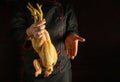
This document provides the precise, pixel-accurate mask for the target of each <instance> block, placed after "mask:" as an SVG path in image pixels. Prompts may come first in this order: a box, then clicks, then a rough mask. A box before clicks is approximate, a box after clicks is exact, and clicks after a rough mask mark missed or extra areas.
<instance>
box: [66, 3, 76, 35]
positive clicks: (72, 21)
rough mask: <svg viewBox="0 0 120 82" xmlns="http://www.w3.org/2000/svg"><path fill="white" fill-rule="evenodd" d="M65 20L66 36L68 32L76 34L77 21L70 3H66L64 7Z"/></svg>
mask: <svg viewBox="0 0 120 82" xmlns="http://www.w3.org/2000/svg"><path fill="white" fill-rule="evenodd" d="M65 22H66V37H67V36H68V35H69V34H77V35H78V22H77V19H76V13H75V11H74V8H73V6H72V4H67V5H66V7H65Z"/></svg>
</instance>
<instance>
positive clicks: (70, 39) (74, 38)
mask: <svg viewBox="0 0 120 82" xmlns="http://www.w3.org/2000/svg"><path fill="white" fill-rule="evenodd" d="M66 13H67V15H66V17H67V18H66V23H67V25H66V26H67V29H66V38H65V46H66V54H67V56H68V58H70V59H74V58H75V56H76V55H77V51H78V42H84V41H85V39H84V38H82V37H80V36H79V34H78V24H77V19H76V16H75V12H74V11H73V8H72V7H71V6H70V5H68V6H67V7H66Z"/></svg>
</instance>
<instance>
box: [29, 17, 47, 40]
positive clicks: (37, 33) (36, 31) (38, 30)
mask: <svg viewBox="0 0 120 82" xmlns="http://www.w3.org/2000/svg"><path fill="white" fill-rule="evenodd" d="M45 23H46V21H45V19H43V21H42V22H38V23H34V24H32V25H31V26H30V27H29V29H30V30H29V33H31V34H32V35H33V36H34V37H35V38H41V37H42V34H43V32H44V29H45V27H46V25H45Z"/></svg>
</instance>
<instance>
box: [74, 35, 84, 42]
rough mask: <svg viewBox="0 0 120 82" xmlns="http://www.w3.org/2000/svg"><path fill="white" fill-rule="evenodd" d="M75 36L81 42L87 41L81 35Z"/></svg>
mask: <svg viewBox="0 0 120 82" xmlns="http://www.w3.org/2000/svg"><path fill="white" fill-rule="evenodd" d="M75 38H76V40H78V41H80V42H85V39H84V38H82V37H80V36H76V37H75Z"/></svg>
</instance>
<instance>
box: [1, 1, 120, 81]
mask: <svg viewBox="0 0 120 82" xmlns="http://www.w3.org/2000/svg"><path fill="white" fill-rule="evenodd" d="M15 1H16V0H0V82H17V81H18V77H17V72H18V70H17V69H18V68H19V63H18V60H19V55H16V54H18V53H17V49H16V46H15V44H14V42H13V41H12V39H11V37H10V34H9V31H10V28H11V27H10V24H9V22H10V19H11V11H12V9H13V8H12V6H13V4H14V3H15ZM73 4H74V8H75V12H76V15H77V19H78V23H79V33H80V35H81V36H82V37H84V38H85V39H86V42H85V43H79V51H78V55H77V57H76V58H75V59H74V60H72V70H73V82H77V81H78V82H108V81H110V82H120V56H119V55H120V0H78V1H77V0H74V1H73Z"/></svg>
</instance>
